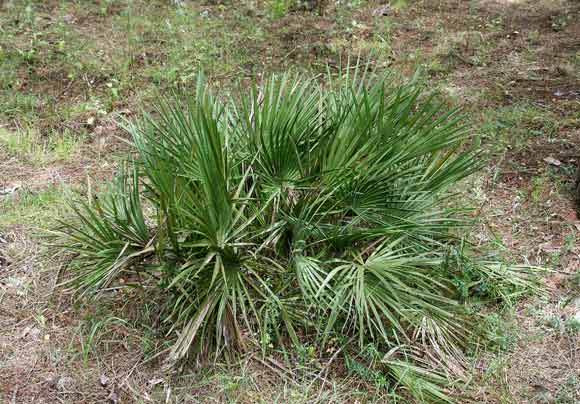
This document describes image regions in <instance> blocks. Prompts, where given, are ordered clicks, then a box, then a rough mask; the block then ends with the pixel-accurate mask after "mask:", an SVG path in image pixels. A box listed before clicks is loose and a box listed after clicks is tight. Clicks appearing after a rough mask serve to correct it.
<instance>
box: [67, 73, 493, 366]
mask: <svg viewBox="0 0 580 404" xmlns="http://www.w3.org/2000/svg"><path fill="white" fill-rule="evenodd" d="M346 72H347V73H343V74H339V75H338V77H334V78H332V77H331V76H330V75H329V77H328V78H329V80H328V82H327V83H326V85H325V86H321V85H319V84H318V83H317V82H315V81H312V80H308V79H304V78H301V77H297V76H291V75H284V76H279V77H274V78H271V79H270V80H268V81H267V82H266V83H265V84H264V85H263V86H261V87H258V86H253V87H251V88H249V89H246V90H245V91H244V93H243V94H242V95H241V96H240V97H231V98H228V99H225V100H224V99H218V98H215V97H214V96H213V95H212V94H211V93H210V91H209V89H208V87H207V86H206V85H205V83H204V81H203V80H202V79H200V81H199V85H198V87H197V90H196V92H195V96H184V95H183V94H179V95H177V96H176V97H174V98H173V99H171V100H166V101H162V102H160V103H159V104H158V105H157V109H156V111H155V112H154V113H152V114H145V115H144V116H143V119H141V120H140V121H139V122H135V123H131V124H128V125H127V130H128V131H129V133H130V134H131V136H132V147H133V148H134V149H135V152H136V153H135V154H136V157H135V160H133V161H131V162H129V165H130V170H127V171H124V172H122V173H121V174H120V175H119V179H118V180H117V181H116V182H115V183H114V184H113V186H112V188H111V189H110V190H109V191H107V192H105V193H104V194H103V195H101V196H100V197H99V200H98V201H99V202H90V201H89V202H84V203H80V204H75V205H73V206H74V213H75V214H76V215H75V216H76V219H74V218H73V219H71V220H67V221H64V222H63V225H62V227H61V228H60V229H59V230H58V231H57V232H56V233H57V234H58V235H59V237H60V239H61V241H60V244H59V245H60V246H62V247H64V248H65V249H69V250H72V251H74V252H75V253H77V255H76V257H75V258H74V262H73V264H74V267H75V268H77V275H78V277H77V278H76V280H77V282H78V286H79V287H80V288H82V289H83V290H90V291H99V290H101V289H102V288H104V287H106V286H107V285H109V284H110V283H111V282H112V281H113V280H114V279H115V277H117V276H119V275H121V274H123V273H124V272H140V273H143V274H146V273H154V274H155V275H156V276H160V277H161V280H160V282H159V283H158V284H159V285H160V287H162V288H164V289H165V290H166V291H167V292H168V293H167V299H168V300H167V301H168V302H169V303H168V305H167V307H169V309H168V313H167V317H166V319H167V321H168V322H169V323H170V324H171V332H173V331H175V332H176V333H177V337H176V342H175V345H174V347H173V350H172V352H171V358H172V359H174V360H177V359H179V358H182V357H184V356H186V355H188V353H197V354H203V355H208V354H210V353H214V354H217V355H219V354H222V353H226V352H231V351H235V350H240V349H244V348H245V347H246V346H247V345H248V344H249V343H252V342H254V341H258V342H259V341H261V342H262V343H265V342H267V341H271V340H272V339H276V340H278V342H279V343H283V342H284V341H288V339H289V340H291V341H293V342H294V343H298V342H299V341H300V339H301V338H305V337H307V336H308V335H309V336H310V337H317V338H319V341H321V342H322V343H324V342H325V341H327V340H328V338H330V337H332V336H333V335H337V334H340V335H344V334H346V335H349V336H352V339H353V340H356V341H358V343H359V344H360V345H361V346H362V345H364V344H366V343H368V342H374V343H376V344H379V345H384V346H386V347H390V346H392V345H394V344H400V343H406V342H409V341H410V340H411V339H413V335H417V333H419V334H421V335H423V336H424V335H425V333H428V334H429V336H428V337H427V338H423V339H425V340H429V339H439V340H444V342H445V343H444V344H441V346H456V345H457V344H460V342H461V340H462V338H463V337H464V334H465V333H466V330H465V322H464V319H465V313H464V312H463V310H462V306H461V304H460V299H461V293H459V292H458V290H457V287H456V285H455V283H454V282H453V280H454V276H455V275H456V274H457V273H458V272H461V270H462V268H461V262H463V261H462V260H463V259H468V260H469V261H470V262H471V263H472V265H476V266H477V265H480V266H479V268H480V271H479V274H480V275H481V276H482V277H485V276H486V275H485V274H486V270H485V266H486V265H488V263H487V262H482V263H481V264H478V263H477V258H476V257H471V258H469V257H467V258H466V257H462V259H461V260H450V259H449V251H450V249H452V248H453V249H454V250H453V251H455V253H457V251H459V250H458V249H457V248H456V246H457V245H458V240H457V235H458V234H459V233H460V227H462V226H464V225H466V221H465V220H464V216H463V214H462V213H463V212H462V211H461V210H460V209H457V208H452V207H450V205H451V204H450V203H448V201H447V199H446V198H447V197H448V196H449V188H450V187H453V186H455V185H456V184H457V183H458V182H459V181H461V180H462V179H464V178H465V177H466V176H468V175H470V174H471V173H472V172H473V171H474V170H476V169H477V168H478V162H477V161H478V160H477V158H476V156H475V154H474V153H473V152H472V151H470V150H469V149H468V148H466V147H464V143H465V142H466V141H469V130H468V127H466V126H465V125H464V124H463V123H462V119H461V115H460V114H459V113H458V111H457V110H455V109H448V108H447V107H446V106H445V105H444V104H442V103H441V102H439V101H438V99H437V98H436V97H435V96H433V95H429V94H428V93H426V92H425V88H424V87H423V86H421V85H419V84H418V83H417V82H416V81H411V82H409V83H407V84H402V85H393V84H391V83H390V82H389V77H383V78H379V79H376V78H375V79H370V78H368V77H365V75H364V74H363V73H361V72H360V71H359V70H358V69H354V72H351V71H350V70H347V71H346ZM490 265H495V264H494V263H491V264H490ZM494 268H495V269H494V270H493V271H491V272H492V274H493V276H494V277H495V276H497V274H498V273H499V272H498V270H497V267H494ZM426 324H428V326H426ZM433 330H435V331H433Z"/></svg>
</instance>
